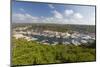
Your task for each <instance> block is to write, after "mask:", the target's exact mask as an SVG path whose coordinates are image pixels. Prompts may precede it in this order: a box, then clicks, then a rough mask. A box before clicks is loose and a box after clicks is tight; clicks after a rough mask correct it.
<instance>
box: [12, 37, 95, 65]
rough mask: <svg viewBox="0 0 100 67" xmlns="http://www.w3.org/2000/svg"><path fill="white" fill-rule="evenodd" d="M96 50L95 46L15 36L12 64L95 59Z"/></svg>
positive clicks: (71, 61)
mask: <svg viewBox="0 0 100 67" xmlns="http://www.w3.org/2000/svg"><path fill="white" fill-rule="evenodd" d="M95 52H96V50H95V48H88V47H82V46H74V45H43V44H39V43H37V42H36V41H26V40H24V39H18V40H17V39H14V38H13V40H12V65H30V64H33V65H36V64H52V63H73V62H86V61H95V60H96V56H95V55H96V53H95Z"/></svg>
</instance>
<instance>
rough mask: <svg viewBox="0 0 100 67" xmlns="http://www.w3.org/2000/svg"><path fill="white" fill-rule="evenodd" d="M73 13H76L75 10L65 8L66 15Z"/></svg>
mask: <svg viewBox="0 0 100 67" xmlns="http://www.w3.org/2000/svg"><path fill="white" fill-rule="evenodd" d="M73 13H74V11H73V10H65V15H66V16H70V15H72V14H73Z"/></svg>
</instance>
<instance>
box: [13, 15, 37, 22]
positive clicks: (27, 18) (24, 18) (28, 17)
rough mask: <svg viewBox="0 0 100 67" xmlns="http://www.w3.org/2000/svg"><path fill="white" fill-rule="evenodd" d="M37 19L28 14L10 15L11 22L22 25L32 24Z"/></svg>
mask: <svg viewBox="0 0 100 67" xmlns="http://www.w3.org/2000/svg"><path fill="white" fill-rule="evenodd" d="M37 20H38V17H34V16H32V15H30V14H28V13H23V14H22V13H14V14H13V15H12V21H13V22H24V23H32V22H34V21H37Z"/></svg>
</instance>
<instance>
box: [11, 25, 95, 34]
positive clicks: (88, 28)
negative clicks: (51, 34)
mask: <svg viewBox="0 0 100 67" xmlns="http://www.w3.org/2000/svg"><path fill="white" fill-rule="evenodd" d="M23 26H31V27H30V28H29V29H38V30H53V31H60V32H65V31H78V32H85V33H87V32H90V33H95V29H96V28H95V25H78V24H76V25H75V24H50V23H12V28H15V27H23Z"/></svg>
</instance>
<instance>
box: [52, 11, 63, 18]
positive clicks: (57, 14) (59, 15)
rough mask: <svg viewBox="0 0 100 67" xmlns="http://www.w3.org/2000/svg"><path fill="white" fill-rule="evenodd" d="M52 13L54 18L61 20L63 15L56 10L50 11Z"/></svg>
mask: <svg viewBox="0 0 100 67" xmlns="http://www.w3.org/2000/svg"><path fill="white" fill-rule="evenodd" d="M52 13H53V15H54V17H55V18H58V19H61V18H63V15H62V14H61V13H60V12H58V11H57V10H54V11H52Z"/></svg>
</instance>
